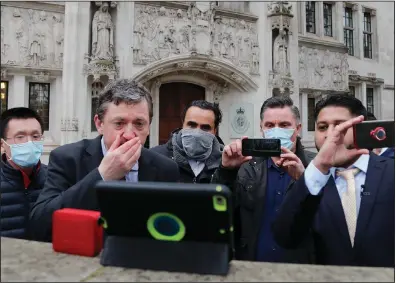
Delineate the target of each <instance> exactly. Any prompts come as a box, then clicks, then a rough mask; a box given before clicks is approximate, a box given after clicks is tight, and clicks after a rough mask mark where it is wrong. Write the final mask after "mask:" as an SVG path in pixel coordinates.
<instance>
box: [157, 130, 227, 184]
mask: <svg viewBox="0 0 396 283" xmlns="http://www.w3.org/2000/svg"><path fill="white" fill-rule="evenodd" d="M180 130H181V129H177V130H175V131H173V132H172V133H171V138H170V139H169V140H168V142H167V143H165V144H162V145H157V146H155V147H153V148H151V149H150V151H153V152H157V153H159V154H162V155H164V156H166V157H168V158H170V159H172V160H173V146H172V135H173V134H174V133H177V132H179V131H180ZM216 138H217V140H218V141H219V143H220V144H222V145H224V143H223V141H222V140H221V139H220V137H219V136H216ZM177 165H178V166H179V172H180V180H179V181H180V182H182V183H210V180H211V179H212V176H213V174H214V172H215V171H216V168H215V169H210V170H209V169H208V168H207V167H206V166H205V168H204V169H203V170H202V172H201V173H200V174H199V175H198V176H195V174H194V172H193V171H192V169H191V167H190V166H184V165H181V164H177Z"/></svg>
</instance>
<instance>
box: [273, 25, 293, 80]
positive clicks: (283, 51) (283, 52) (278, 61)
mask: <svg viewBox="0 0 396 283" xmlns="http://www.w3.org/2000/svg"><path fill="white" fill-rule="evenodd" d="M273 54H274V55H273V69H274V71H275V72H276V73H280V74H288V73H290V68H289V58H288V40H287V34H286V32H285V31H284V30H281V31H280V32H279V35H278V36H277V37H276V38H275V41H274V48H273Z"/></svg>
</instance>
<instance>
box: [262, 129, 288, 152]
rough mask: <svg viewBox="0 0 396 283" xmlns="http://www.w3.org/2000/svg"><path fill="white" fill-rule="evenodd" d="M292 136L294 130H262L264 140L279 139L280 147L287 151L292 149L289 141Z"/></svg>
mask: <svg viewBox="0 0 396 283" xmlns="http://www.w3.org/2000/svg"><path fill="white" fill-rule="evenodd" d="M293 134H294V129H284V128H278V127H275V128H271V129H268V130H264V136H263V137H264V138H265V139H280V141H281V146H283V147H286V148H287V149H292V147H293V142H292V141H291V137H292V136H293Z"/></svg>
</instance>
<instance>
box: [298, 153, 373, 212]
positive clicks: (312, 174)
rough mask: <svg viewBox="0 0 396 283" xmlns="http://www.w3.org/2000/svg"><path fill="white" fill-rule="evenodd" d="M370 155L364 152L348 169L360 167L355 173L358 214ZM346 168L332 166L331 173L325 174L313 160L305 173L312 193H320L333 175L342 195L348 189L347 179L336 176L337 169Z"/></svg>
mask: <svg viewBox="0 0 396 283" xmlns="http://www.w3.org/2000/svg"><path fill="white" fill-rule="evenodd" d="M369 159H370V155H368V154H364V155H361V156H360V157H359V159H358V160H356V162H355V163H353V164H352V166H350V167H349V168H347V169H350V168H358V169H360V171H359V173H358V174H356V175H355V188H356V209H357V214H359V209H360V201H361V192H362V191H363V189H362V185H364V183H365V181H366V174H367V167H368V163H369ZM337 169H338V170H340V171H342V170H345V168H335V167H332V168H330V171H329V174H327V175H324V174H323V173H322V172H320V171H319V169H318V168H316V166H315V165H314V164H313V162H311V163H310V164H309V165H308V167H307V169H306V170H305V173H304V178H305V184H306V186H307V188H308V190H309V192H310V193H311V194H312V195H318V194H319V193H320V191H321V190H322V188H323V187H324V186H325V185H326V184H327V182H328V180H329V178H330V176H333V178H334V180H335V184H336V187H337V190H338V194H339V196H340V199H341V196H342V194H343V193H344V192H346V190H347V181H346V180H345V179H344V178H342V177H339V176H335V171H336V170H337Z"/></svg>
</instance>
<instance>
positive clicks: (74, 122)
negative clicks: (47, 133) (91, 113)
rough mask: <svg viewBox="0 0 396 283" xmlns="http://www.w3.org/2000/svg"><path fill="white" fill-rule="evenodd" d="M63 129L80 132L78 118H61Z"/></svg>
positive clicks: (63, 130)
mask: <svg viewBox="0 0 396 283" xmlns="http://www.w3.org/2000/svg"><path fill="white" fill-rule="evenodd" d="M61 131H62V132H78V118H76V117H74V118H73V119H70V118H65V119H61Z"/></svg>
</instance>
